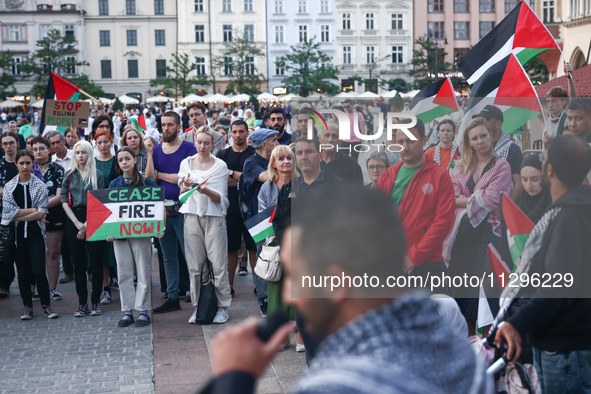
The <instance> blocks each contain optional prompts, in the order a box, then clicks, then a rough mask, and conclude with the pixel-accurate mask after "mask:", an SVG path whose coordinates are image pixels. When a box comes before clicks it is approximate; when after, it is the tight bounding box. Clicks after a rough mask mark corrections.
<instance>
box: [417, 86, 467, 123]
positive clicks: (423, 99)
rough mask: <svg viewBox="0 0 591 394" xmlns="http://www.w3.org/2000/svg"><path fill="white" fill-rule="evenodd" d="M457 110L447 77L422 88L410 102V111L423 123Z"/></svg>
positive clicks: (452, 88)
mask: <svg viewBox="0 0 591 394" xmlns="http://www.w3.org/2000/svg"><path fill="white" fill-rule="evenodd" d="M459 109H460V108H459V106H458V101H457V100H456V95H455V91H454V87H453V85H452V83H451V79H450V78H449V77H447V78H445V79H442V80H439V81H437V82H435V83H434V84H431V85H429V86H427V87H425V88H423V89H422V90H421V91H420V92H418V93H417V95H416V96H415V97H414V98H413V99H412V101H411V102H410V111H411V112H412V113H413V115H415V116H416V117H417V118H419V119H421V120H422V121H423V122H425V123H427V122H430V121H432V120H433V119H436V118H438V117H440V116H443V115H447V114H449V113H452V112H455V111H459Z"/></svg>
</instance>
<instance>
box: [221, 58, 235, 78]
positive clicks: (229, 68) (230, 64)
mask: <svg viewBox="0 0 591 394" xmlns="http://www.w3.org/2000/svg"><path fill="white" fill-rule="evenodd" d="M222 72H223V73H224V76H226V77H227V76H230V75H233V74H234V60H233V59H232V58H231V57H230V56H224V62H223V64H222Z"/></svg>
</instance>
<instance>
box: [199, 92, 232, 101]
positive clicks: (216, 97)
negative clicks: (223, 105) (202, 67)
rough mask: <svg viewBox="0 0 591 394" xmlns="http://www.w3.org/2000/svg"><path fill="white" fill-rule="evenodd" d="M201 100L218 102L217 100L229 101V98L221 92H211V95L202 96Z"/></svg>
mask: <svg viewBox="0 0 591 394" xmlns="http://www.w3.org/2000/svg"><path fill="white" fill-rule="evenodd" d="M206 97H207V98H206ZM201 101H207V102H210V103H214V102H219V101H223V102H226V101H231V100H230V97H228V96H224V95H223V94H219V93H216V94H212V95H211V96H204V97H203V99H202V100H201Z"/></svg>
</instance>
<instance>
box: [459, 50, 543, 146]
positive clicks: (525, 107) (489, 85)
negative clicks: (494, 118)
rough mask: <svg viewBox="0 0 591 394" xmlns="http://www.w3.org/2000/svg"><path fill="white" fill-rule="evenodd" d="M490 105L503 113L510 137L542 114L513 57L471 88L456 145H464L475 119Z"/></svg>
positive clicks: (505, 60)
mask: <svg viewBox="0 0 591 394" xmlns="http://www.w3.org/2000/svg"><path fill="white" fill-rule="evenodd" d="M491 104H492V105H495V106H497V107H498V108H499V109H500V110H501V111H502V112H503V118H504V120H503V126H502V129H503V130H504V131H505V133H507V134H511V133H514V132H517V131H519V129H520V128H521V127H522V126H523V125H524V124H526V123H527V122H528V121H529V120H530V119H533V118H535V117H536V116H538V115H539V114H541V113H542V105H541V104H540V99H539V97H538V95H537V93H536V90H535V89H534V87H533V85H532V83H531V81H530V79H529V77H528V75H527V73H526V72H525V70H524V69H523V66H522V65H521V63H519V61H518V60H517V58H516V57H515V55H513V54H509V55H508V56H506V57H505V58H504V59H503V60H501V61H499V62H497V63H495V64H494V65H492V66H491V67H490V68H489V69H488V70H486V72H485V73H484V74H483V75H482V77H481V78H480V79H479V80H478V81H477V82H476V83H475V84H474V86H473V87H472V91H471V92H470V99H469V100H468V103H467V105H466V109H465V113H464V117H463V119H462V124H461V126H460V131H459V133H458V137H457V140H456V141H462V136H463V134H464V130H465V129H466V126H467V125H468V123H469V122H470V121H471V120H472V117H473V116H474V115H477V114H479V113H480V111H482V109H483V108H484V107H485V106H486V105H491Z"/></svg>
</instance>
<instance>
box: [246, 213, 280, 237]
mask: <svg viewBox="0 0 591 394" xmlns="http://www.w3.org/2000/svg"><path fill="white" fill-rule="evenodd" d="M275 208H276V206H273V207H269V208H267V209H265V210H264V211H261V212H259V213H258V214H257V215H255V216H253V217H251V218H250V219H248V220H247V221H245V222H244V224H245V225H246V228H247V229H248V232H249V233H250V235H251V236H252V239H253V240H254V242H261V241H264V240H265V238H267V237H270V236H271V235H275V231H274V230H273V217H274V216H275Z"/></svg>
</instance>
